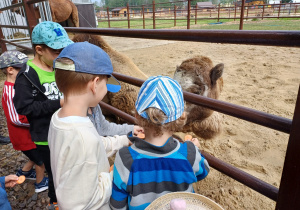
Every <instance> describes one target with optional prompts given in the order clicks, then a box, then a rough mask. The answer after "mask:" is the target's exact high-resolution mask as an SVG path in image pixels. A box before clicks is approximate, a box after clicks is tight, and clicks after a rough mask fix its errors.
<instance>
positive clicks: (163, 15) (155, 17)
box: [99, 0, 300, 30]
mask: <svg viewBox="0 0 300 210" xmlns="http://www.w3.org/2000/svg"><path fill="white" fill-rule="evenodd" d="M191 2H192V1H191V0H190V1H188V0H179V1H173V2H172V5H170V4H171V3H170V2H163V3H155V1H154V0H153V1H152V4H146V5H139V6H130V5H129V4H127V9H126V8H123V9H122V10H124V11H125V12H126V14H127V15H126V16H124V15H123V16H118V17H116V15H115V13H114V10H115V9H117V8H108V7H107V8H106V15H105V16H104V15H103V16H104V18H100V19H99V23H103V24H106V22H107V26H108V28H122V27H116V26H112V25H113V24H114V23H116V22H120V21H124V22H127V28H128V29H129V28H143V29H145V28H146V27H147V28H149V27H152V28H153V29H155V28H156V26H158V25H159V26H162V25H169V24H170V23H171V24H172V23H174V26H177V25H178V23H183V22H186V27H187V29H190V28H191V24H192V23H194V24H195V25H196V24H197V21H198V20H216V21H217V22H219V21H220V20H234V21H236V20H240V27H239V29H240V30H242V29H243V21H244V20H249V19H262V20H263V19H264V18H276V19H279V18H299V17H300V14H299V11H300V10H299V9H300V8H299V6H300V3H288V4H262V5H246V3H245V2H242V4H237V3H235V4H234V6H221V4H218V5H213V7H210V8H207V7H201V6H198V4H196V5H195V6H191ZM193 2H195V1H193ZM198 3H201V2H198ZM180 4H182V5H181V6H178V5H180ZM183 4H186V5H187V6H183ZM199 5H200V4H199ZM122 17H123V18H122ZM146 21H148V22H152V23H151V24H150V23H149V24H146ZM158 21H163V22H162V23H158ZM167 21H168V23H167ZM137 22H138V23H139V22H143V24H142V25H137V24H136V23H137ZM123 28H124V27H123Z"/></svg>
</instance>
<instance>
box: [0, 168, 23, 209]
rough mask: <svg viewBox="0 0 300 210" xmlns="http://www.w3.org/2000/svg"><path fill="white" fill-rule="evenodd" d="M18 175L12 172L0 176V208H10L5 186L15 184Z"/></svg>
mask: <svg viewBox="0 0 300 210" xmlns="http://www.w3.org/2000/svg"><path fill="white" fill-rule="evenodd" d="M18 179H19V178H18V177H17V176H16V175H14V174H11V175H8V176H2V177H0V209H3V210H11V206H10V203H9V201H8V199H7V193H6V191H5V188H6V187H14V186H15V185H16V184H17V181H18Z"/></svg>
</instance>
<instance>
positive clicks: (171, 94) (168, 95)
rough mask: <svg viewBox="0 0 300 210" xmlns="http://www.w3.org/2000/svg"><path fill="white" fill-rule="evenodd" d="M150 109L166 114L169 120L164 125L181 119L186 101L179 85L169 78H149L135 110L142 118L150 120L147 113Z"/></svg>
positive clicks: (141, 91) (143, 86)
mask: <svg viewBox="0 0 300 210" xmlns="http://www.w3.org/2000/svg"><path fill="white" fill-rule="evenodd" d="M150 107H152V108H157V109H159V110H161V111H163V113H165V115H166V116H167V119H166V121H165V122H163V124H165V123H169V122H172V121H175V120H177V119H178V118H180V117H181V115H182V114H183V111H184V100H183V93H182V89H181V86H180V85H179V83H178V82H177V81H175V80H173V79H171V78H170V77H167V76H156V77H150V78H148V79H147V80H146V81H145V82H144V83H143V85H142V87H141V89H140V92H139V94H138V97H137V101H136V103H135V108H136V110H137V112H138V114H139V115H140V116H142V117H143V118H145V119H149V117H148V115H147V113H146V112H145V111H146V109H148V108H150Z"/></svg>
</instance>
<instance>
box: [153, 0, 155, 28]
mask: <svg viewBox="0 0 300 210" xmlns="http://www.w3.org/2000/svg"><path fill="white" fill-rule="evenodd" d="M152 10H153V12H152V13H153V29H155V1H154V0H153V2H152Z"/></svg>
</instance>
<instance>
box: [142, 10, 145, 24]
mask: <svg viewBox="0 0 300 210" xmlns="http://www.w3.org/2000/svg"><path fill="white" fill-rule="evenodd" d="M142 7H143V8H142V11H143V29H145V7H144V5H143V6H142Z"/></svg>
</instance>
